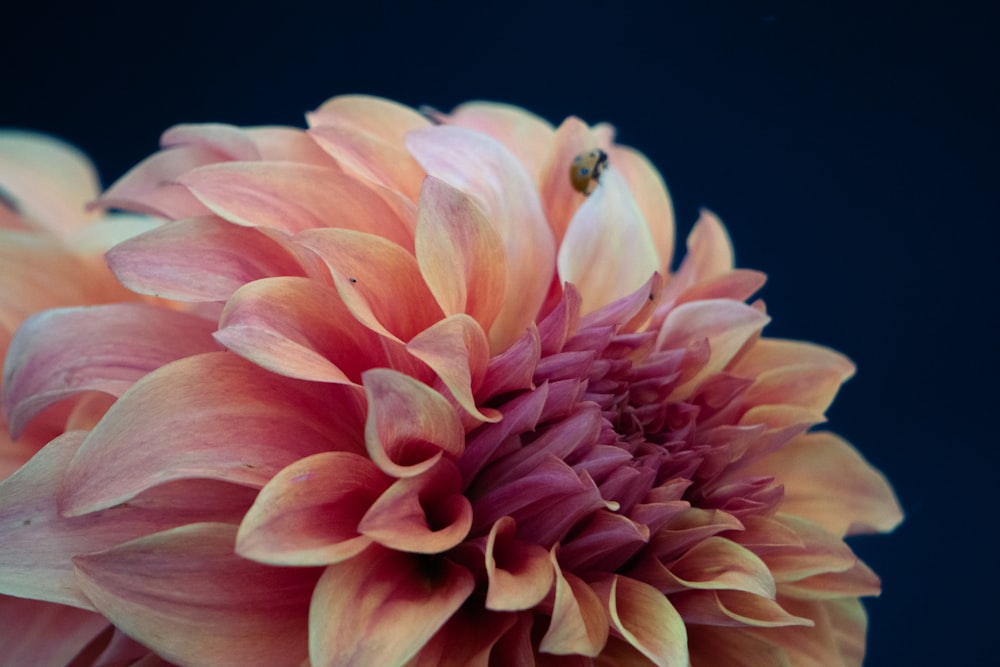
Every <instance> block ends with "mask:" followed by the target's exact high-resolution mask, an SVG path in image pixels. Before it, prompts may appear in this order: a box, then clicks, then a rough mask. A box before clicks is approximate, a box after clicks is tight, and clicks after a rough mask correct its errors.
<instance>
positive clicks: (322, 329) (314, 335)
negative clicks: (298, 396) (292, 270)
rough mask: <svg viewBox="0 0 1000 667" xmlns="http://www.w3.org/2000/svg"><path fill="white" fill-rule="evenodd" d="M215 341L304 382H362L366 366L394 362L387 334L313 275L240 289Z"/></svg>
mask: <svg viewBox="0 0 1000 667" xmlns="http://www.w3.org/2000/svg"><path fill="white" fill-rule="evenodd" d="M215 339H216V340H217V341H219V342H220V343H221V344H222V345H224V346H225V347H227V348H228V349H230V350H232V351H233V352H235V353H236V354H238V355H240V356H242V357H244V358H246V359H249V360H250V361H252V362H253V363H255V364H258V365H260V366H262V367H264V368H266V369H268V370H270V371H273V372H275V373H279V374H281V375H285V376H287V377H292V378H299V379H302V380H313V381H317V382H340V383H357V384H360V382H361V373H362V372H363V371H364V370H365V369H367V368H370V367H372V366H387V365H390V358H389V357H388V356H387V355H386V349H385V348H386V346H385V345H383V338H382V337H381V336H379V335H378V334H377V333H375V332H374V331H372V330H371V329H369V328H367V327H365V326H364V325H362V324H361V323H360V322H358V321H357V320H356V319H354V317H353V316H352V315H351V313H350V311H349V310H348V309H347V306H345V305H344V302H343V300H341V298H340V295H339V294H338V293H337V291H336V290H335V289H333V287H328V286H326V285H322V284H319V283H317V282H316V281H313V280H309V279H308V278H295V277H288V278H266V279H264V280H257V281H255V282H252V283H250V284H248V285H245V286H244V287H242V288H240V289H239V290H237V292H236V293H235V294H233V296H232V298H231V299H230V300H229V302H228V303H227V304H226V307H225V309H224V310H223V311H222V315H221V317H220V318H219V330H218V332H216V333H215ZM396 345H398V343H397V344H396ZM400 348H401V346H400ZM399 352H400V353H402V349H400V350H399Z"/></svg>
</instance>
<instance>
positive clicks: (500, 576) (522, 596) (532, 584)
mask: <svg viewBox="0 0 1000 667" xmlns="http://www.w3.org/2000/svg"><path fill="white" fill-rule="evenodd" d="M516 529H517V525H516V523H515V521H514V520H513V519H512V518H510V517H502V518H501V519H499V520H498V521H497V522H496V523H495V524H493V527H492V528H491V529H490V534H489V537H488V538H487V540H486V576H487V579H488V581H489V583H488V586H487V589H486V608H487V609H493V610H495V611H514V610H518V609H531V608H532V607H534V606H535V605H536V604H538V603H539V602H541V601H542V599H543V598H544V597H545V596H546V595H547V594H548V592H549V590H550V589H551V588H552V582H553V579H554V574H553V571H552V563H551V562H550V561H549V555H548V553H546V551H545V549H542V548H541V547H540V546H538V545H536V544H529V543H527V542H523V541H520V540H518V539H517V538H516V537H515V533H516Z"/></svg>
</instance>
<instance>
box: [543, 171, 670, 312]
mask: <svg viewBox="0 0 1000 667" xmlns="http://www.w3.org/2000/svg"><path fill="white" fill-rule="evenodd" d="M660 264H661V262H660V258H659V256H658V255H657V252H656V247H655V245H654V244H653V237H652V235H651V233H650V230H649V225H648V224H647V222H646V219H645V218H644V217H643V214H642V211H641V210H640V209H639V206H638V205H637V204H636V201H635V198H634V197H633V196H632V193H631V192H629V189H628V185H627V184H626V183H625V180H624V179H623V178H622V176H621V174H619V173H618V172H616V171H615V170H614V168H613V167H609V168H608V169H607V170H606V171H605V172H604V175H603V176H601V181H600V183H599V184H598V186H597V188H596V189H595V190H594V192H593V193H592V194H591V195H590V196H589V197H587V199H586V200H585V201H584V202H583V204H581V205H580V208H579V209H578V210H577V212H576V214H575V215H574V216H573V219H572V220H570V223H569V227H568V228H567V229H566V236H565V237H564V238H563V240H562V244H561V245H560V246H559V257H558V265H559V279H560V280H562V281H563V282H570V283H573V285H574V286H575V287H576V288H577V289H578V290H579V291H580V295H581V296H582V297H583V305H582V307H581V310H580V312H582V313H584V314H586V313H589V312H591V311H593V310H596V309H597V308H599V307H601V306H603V305H605V304H608V303H611V302H612V301H615V300H617V299H619V298H621V297H623V296H626V295H628V294H631V293H632V292H634V291H635V290H637V289H638V288H639V287H641V286H642V284H643V283H645V282H646V281H647V280H649V278H650V276H652V275H653V274H654V273H655V272H657V271H659V270H660Z"/></svg>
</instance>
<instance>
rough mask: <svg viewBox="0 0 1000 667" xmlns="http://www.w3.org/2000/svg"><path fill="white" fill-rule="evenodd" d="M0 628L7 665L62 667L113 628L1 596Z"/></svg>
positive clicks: (86, 614)
mask: <svg viewBox="0 0 1000 667" xmlns="http://www.w3.org/2000/svg"><path fill="white" fill-rule="evenodd" d="M0 148H2V147H0ZM0 627H3V632H2V633H0V656H3V662H4V664H6V665H11V666H14V665H34V666H35V667H63V666H64V665H70V664H73V658H75V657H76V655H77V654H78V653H80V652H81V651H82V650H83V649H85V648H86V647H87V645H88V644H90V642H91V641H93V640H94V639H95V638H97V637H98V636H99V635H100V634H101V633H102V632H104V631H105V630H107V629H108V628H109V627H110V624H109V623H108V620H107V619H106V618H104V617H103V616H101V615H100V614H95V613H93V612H90V611H84V610H82V609H74V608H73V607H67V606H64V605H60V604H53V603H51V602H42V601H40V600H25V599H22V598H15V597H10V596H7V595H0Z"/></svg>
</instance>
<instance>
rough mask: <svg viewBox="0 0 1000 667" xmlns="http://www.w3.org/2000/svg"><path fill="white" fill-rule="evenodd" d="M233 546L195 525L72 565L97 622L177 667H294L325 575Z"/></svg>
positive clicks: (229, 530)
mask: <svg viewBox="0 0 1000 667" xmlns="http://www.w3.org/2000/svg"><path fill="white" fill-rule="evenodd" d="M235 537H236V527H235V526H230V525H224V524H218V523H200V524H193V525H189V526H183V527H180V528H175V529H173V530H169V531H165V532H162V533H157V534H155V535H151V536H149V537H144V538H140V539H138V540H134V541H132V542H128V543H126V544H122V545H120V546H118V547H115V548H113V549H109V550H108V551H104V552H101V553H96V554H91V555H88V556H79V557H77V558H75V559H74V563H75V565H76V571H77V576H78V577H79V580H80V586H81V587H82V588H83V590H84V591H85V592H86V594H87V596H88V597H89V598H90V599H91V600H93V602H94V605H95V606H96V607H97V608H98V609H99V610H100V611H101V613H102V614H104V615H105V616H106V617H107V618H108V619H109V620H110V621H111V622H112V623H114V624H115V625H116V626H118V627H119V628H121V629H122V630H123V631H124V632H126V633H127V634H129V635H130V636H132V637H135V638H136V639H138V640H139V641H141V642H142V643H143V644H145V645H147V646H149V647H150V648H151V649H153V650H154V651H155V652H156V653H158V654H159V655H160V656H162V657H164V658H166V659H167V660H170V661H171V662H175V663H178V664H205V665H220V666H223V665H234V666H235V665H247V664H258V665H276V666H277V665H291V666H296V667H297V666H298V665H299V664H301V663H302V661H303V660H305V658H306V655H307V651H308V648H307V647H308V632H309V626H308V623H307V613H308V608H309V601H310V597H311V595H312V590H313V586H314V585H315V584H316V580H317V577H318V575H319V571H318V570H316V569H312V568H275V567H269V566H266V565H260V564H258V563H254V562H253V561H249V560H245V559H242V558H240V557H239V556H237V555H236V554H235V553H234V552H233V541H234V539H235Z"/></svg>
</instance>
